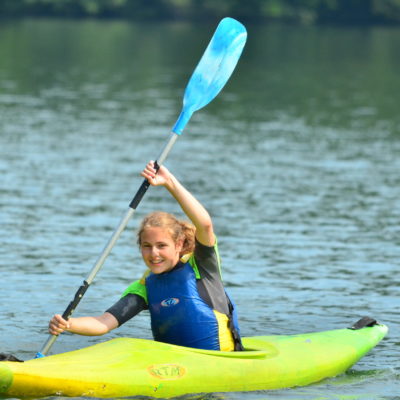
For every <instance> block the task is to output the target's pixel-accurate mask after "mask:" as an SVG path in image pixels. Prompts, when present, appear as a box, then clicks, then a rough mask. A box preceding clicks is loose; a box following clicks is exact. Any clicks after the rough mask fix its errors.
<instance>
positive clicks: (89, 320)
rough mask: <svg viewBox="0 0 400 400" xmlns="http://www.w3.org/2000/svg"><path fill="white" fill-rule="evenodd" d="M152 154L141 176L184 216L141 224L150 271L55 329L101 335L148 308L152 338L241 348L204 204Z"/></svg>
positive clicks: (52, 328) (55, 322)
mask: <svg viewBox="0 0 400 400" xmlns="http://www.w3.org/2000/svg"><path fill="white" fill-rule="evenodd" d="M156 167H158V166H156V165H155V163H154V162H153V161H150V162H149V163H148V164H147V166H146V168H145V169H144V170H143V171H142V173H141V175H142V176H143V177H144V178H146V179H147V180H148V181H149V183H150V184H151V185H152V186H164V187H165V188H166V189H167V190H168V191H169V193H170V194H171V195H172V196H173V197H174V198H175V199H176V201H177V202H178V203H179V205H180V206H181V208H182V210H183V211H184V213H185V214H186V216H187V217H188V218H189V219H190V220H191V222H192V224H190V223H189V222H184V221H180V220H178V219H176V218H175V217H174V216H173V215H172V214H169V213H165V212H154V213H151V214H149V215H148V216H147V217H146V218H144V220H143V221H142V223H141V226H140V228H139V232H138V244H139V248H140V251H141V253H142V257H143V261H144V263H145V264H146V266H147V267H148V270H147V271H146V272H145V274H144V275H143V277H142V279H140V280H138V281H135V282H133V283H132V284H131V285H130V286H129V287H128V288H127V289H126V290H125V292H124V293H123V295H122V298H121V299H120V300H119V301H118V302H117V303H115V304H114V305H113V306H112V307H110V308H109V309H108V310H107V311H106V312H105V313H104V314H102V315H100V316H96V317H80V318H70V319H69V320H68V321H66V320H64V319H63V318H62V317H61V315H58V314H57V315H55V316H54V317H53V318H52V319H51V321H50V324H49V332H50V333H51V334H53V335H58V334H60V333H62V332H64V331H69V332H72V333H77V334H81V335H103V334H105V333H107V332H109V331H111V330H113V329H115V328H117V327H118V326H120V325H122V324H123V323H125V322H126V321H128V320H129V319H131V318H132V317H134V316H135V315H136V314H138V313H139V312H140V311H142V310H144V309H149V311H150V317H151V328H152V332H153V336H154V339H155V340H157V341H161V342H166V343H171V344H177V345H180V346H188V347H194V348H200V349H210V350H223V351H232V350H242V345H241V341H240V336H239V329H238V324H237V318H236V313H235V311H234V306H233V304H232V302H231V300H230V298H229V296H228V295H227V294H226V292H225V290H224V287H223V284H222V280H221V271H220V259H219V255H218V247H217V241H216V238H215V235H214V230H213V224H212V221H211V218H210V215H209V214H208V212H207V211H206V209H205V208H204V207H203V206H202V205H201V204H200V203H199V202H198V201H197V200H196V199H195V198H194V196H193V195H192V194H191V193H190V192H188V191H187V190H186V189H185V188H184V187H183V186H182V184H181V183H180V182H179V181H178V180H177V179H176V178H175V176H174V175H173V174H172V173H171V172H169V171H168V169H167V168H166V167H164V166H161V167H159V169H158V170H157V168H156Z"/></svg>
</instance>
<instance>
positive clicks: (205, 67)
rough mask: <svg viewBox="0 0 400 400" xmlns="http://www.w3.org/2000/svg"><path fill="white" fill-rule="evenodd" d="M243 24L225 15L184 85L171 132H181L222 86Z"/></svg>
mask: <svg viewBox="0 0 400 400" xmlns="http://www.w3.org/2000/svg"><path fill="white" fill-rule="evenodd" d="M246 39H247V32H246V28H245V27H244V26H243V25H242V24H241V23H240V22H238V21H236V20H234V19H233V18H224V19H223V20H222V21H221V22H220V23H219V24H218V27H217V29H216V31H215V33H214V35H213V37H212V38H211V41H210V43H209V44H208V46H207V48H206V50H205V52H204V54H203V57H202V58H201V59H200V62H199V64H198V65H197V67H196V69H195V70H194V72H193V75H192V77H191V78H190V80H189V83H188V84H187V86H186V90H185V95H184V98H183V108H182V112H181V114H180V116H179V118H178V120H177V121H176V123H175V125H174V127H173V128H172V132H175V133H177V134H178V135H180V134H181V133H182V132H183V129H184V127H185V125H186V124H187V123H188V121H189V119H190V117H191V116H192V114H193V113H194V112H195V111H197V110H199V109H200V108H202V107H204V106H206V105H207V104H208V103H209V102H210V101H211V100H213V99H214V97H216V96H217V94H218V93H219V92H220V91H221V90H222V88H223V87H224V86H225V84H226V82H227V81H228V79H229V78H230V76H231V75H232V72H233V70H234V69H235V67H236V64H237V62H238V61H239V58H240V55H241V54H242V51H243V47H244V45H245V43H246Z"/></svg>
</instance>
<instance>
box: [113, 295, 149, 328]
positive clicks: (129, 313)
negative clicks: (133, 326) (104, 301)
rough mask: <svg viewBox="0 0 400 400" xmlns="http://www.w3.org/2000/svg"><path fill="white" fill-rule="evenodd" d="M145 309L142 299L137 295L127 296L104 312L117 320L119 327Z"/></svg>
mask: <svg viewBox="0 0 400 400" xmlns="http://www.w3.org/2000/svg"><path fill="white" fill-rule="evenodd" d="M146 308H147V305H146V302H145V301H144V299H143V297H140V296H138V295H137V294H128V295H126V296H124V297H122V298H121V299H119V300H118V301H117V302H116V303H115V304H114V305H113V306H111V307H110V308H109V309H108V310H106V312H109V313H110V314H112V315H113V316H114V317H115V318H116V319H117V321H118V325H119V326H121V325H122V324H123V323H125V322H126V321H128V320H130V319H131V318H132V317H134V316H135V315H136V314H139V313H140V311H143V310H145V309H146Z"/></svg>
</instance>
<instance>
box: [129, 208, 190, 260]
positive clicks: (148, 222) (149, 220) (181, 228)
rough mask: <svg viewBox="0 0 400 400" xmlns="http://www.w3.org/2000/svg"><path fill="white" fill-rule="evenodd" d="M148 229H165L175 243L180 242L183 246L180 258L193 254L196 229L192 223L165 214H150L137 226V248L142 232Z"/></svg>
mask: <svg viewBox="0 0 400 400" xmlns="http://www.w3.org/2000/svg"><path fill="white" fill-rule="evenodd" d="M150 227H151V228H163V229H166V230H167V231H168V232H169V233H170V235H171V237H172V240H173V241H174V242H175V243H177V242H178V241H180V240H182V242H183V246H182V251H181V253H180V256H183V255H184V254H187V253H191V252H193V250H194V246H195V234H196V227H195V226H194V225H193V224H192V223H190V222H188V221H183V220H179V219H177V218H176V217H175V216H174V215H172V214H170V213H167V212H163V211H155V212H152V213H150V214H148V215H147V216H146V217H144V219H143V221H142V223H141V224H140V226H139V231H138V235H137V243H138V245H139V246H140V245H141V238H142V233H143V231H144V230H145V229H146V228H150Z"/></svg>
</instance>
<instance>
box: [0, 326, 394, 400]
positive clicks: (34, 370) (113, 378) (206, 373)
mask: <svg viewBox="0 0 400 400" xmlns="http://www.w3.org/2000/svg"><path fill="white" fill-rule="evenodd" d="M387 331H388V328H387V327H386V326H385V325H380V324H375V325H373V326H368V327H363V328H361V329H349V328H347V329H336V330H330V331H323V332H316V333H305V334H298V335H289V336H285V335H276V336H254V337H247V338H243V345H244V347H245V349H246V350H245V351H240V352H222V351H215V350H199V349H193V348H187V347H181V346H176V345H171V344H166V343H161V342H155V341H152V340H145V339H132V338H117V339H112V340H109V341H106V342H103V343H99V344H95V345H93V346H90V347H86V348H83V349H80V350H75V351H71V352H66V353H61V354H56V355H51V356H48V357H44V358H37V359H33V360H29V361H25V362H11V361H2V362H0V396H2V397H18V398H24V397H31V398H32V397H36V398H37V397H45V396H53V395H59V396H74V397H81V396H85V397H97V398H109V397H121V396H149V397H155V398H170V397H175V396H181V395H184V394H189V393H190V394H194V393H210V392H232V391H235V392H239V391H254V390H268V389H281V388H289V387H294V386H304V385H308V384H311V383H314V382H318V381H320V380H322V379H325V378H328V377H334V376H336V375H339V374H341V373H343V372H345V371H346V370H347V369H349V368H350V367H351V366H352V365H354V364H355V363H356V362H357V361H358V360H359V359H360V358H361V357H363V356H364V355H365V354H366V353H367V352H368V351H370V350H371V349H372V348H373V347H375V346H376V345H377V344H378V343H379V341H380V340H381V339H382V338H383V337H384V336H385V335H386V333H387Z"/></svg>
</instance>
